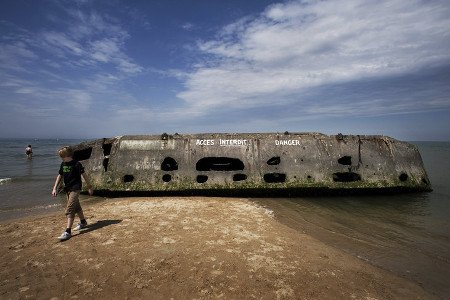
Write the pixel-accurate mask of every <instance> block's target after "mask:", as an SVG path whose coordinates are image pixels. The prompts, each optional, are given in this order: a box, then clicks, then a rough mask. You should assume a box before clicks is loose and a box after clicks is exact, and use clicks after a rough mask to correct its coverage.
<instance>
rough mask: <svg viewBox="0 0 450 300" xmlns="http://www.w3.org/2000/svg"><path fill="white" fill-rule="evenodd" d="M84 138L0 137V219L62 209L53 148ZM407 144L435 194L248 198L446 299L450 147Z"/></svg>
mask: <svg viewBox="0 0 450 300" xmlns="http://www.w3.org/2000/svg"><path fill="white" fill-rule="evenodd" d="M81 141H82V140H19V139H17V140H16V139H0V222H4V221H8V220H11V219H14V218H18V217H23V216H28V215H36V214H40V213H45V212H51V211H62V210H63V207H64V201H65V199H64V196H63V195H61V196H59V197H52V196H51V190H52V187H53V184H54V180H55V178H56V176H57V172H58V168H59V164H60V162H61V160H60V159H59V157H58V156H57V153H56V151H57V150H58V149H59V148H60V147H62V146H64V145H73V144H78V143H80V142H81ZM412 143H413V144H415V145H416V146H418V148H419V150H420V153H421V155H422V159H423V161H424V164H425V168H426V170H427V172H428V176H429V178H430V180H431V184H432V187H433V191H432V192H429V193H412V194H400V195H376V196H345V197H344V196H343V197H311V198H307V197H304V198H276V199H273V198H258V199H252V200H253V201H255V202H257V203H259V204H262V205H264V206H265V207H268V208H269V209H272V210H273V211H274V213H275V216H276V218H277V219H278V220H279V221H281V222H282V223H285V224H286V225H288V226H290V227H292V228H294V229H296V230H298V231H300V232H305V233H307V234H309V235H311V236H313V237H315V238H317V239H319V240H321V241H323V242H324V243H326V244H329V245H331V246H333V247H336V248H338V249H341V250H343V251H345V252H347V253H350V254H352V255H354V256H357V257H359V258H360V259H362V260H365V261H367V262H369V263H371V264H373V265H375V266H379V267H381V268H383V269H386V270H389V271H392V272H394V273H395V274H397V275H399V276H402V277H405V278H408V279H411V280H413V281H415V282H417V283H418V284H420V285H422V286H423V287H424V288H425V289H426V290H427V291H429V292H430V293H433V294H435V295H436V296H437V297H439V298H450V279H449V278H450V180H449V179H450V142H412ZM28 144H31V145H32V146H33V152H34V156H33V159H31V160H30V159H27V157H26V155H25V147H26V146H27V145H28ZM94 198H95V197H94ZM90 199H92V198H90ZM100 199H101V198H99V199H98V200H100ZM81 200H82V201H89V200H87V197H83V196H82V198H81ZM94 201H96V200H95V199H94ZM299 251H301V250H299Z"/></svg>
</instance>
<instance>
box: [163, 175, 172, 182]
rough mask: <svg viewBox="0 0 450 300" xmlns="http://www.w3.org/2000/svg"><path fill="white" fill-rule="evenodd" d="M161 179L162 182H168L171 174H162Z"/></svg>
mask: <svg viewBox="0 0 450 300" xmlns="http://www.w3.org/2000/svg"><path fill="white" fill-rule="evenodd" d="M162 180H163V181H164V182H170V181H171V180H172V176H171V175H170V174H164V175H163V177H162Z"/></svg>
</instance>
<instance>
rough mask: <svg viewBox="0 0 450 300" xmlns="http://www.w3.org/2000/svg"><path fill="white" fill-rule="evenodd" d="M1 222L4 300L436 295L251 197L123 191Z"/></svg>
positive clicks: (0, 288)
mask: <svg viewBox="0 0 450 300" xmlns="http://www.w3.org/2000/svg"><path fill="white" fill-rule="evenodd" d="M84 210H85V214H86V216H87V219H88V222H89V223H90V225H89V227H88V228H87V229H85V230H84V231H82V232H81V233H76V232H75V234H74V236H73V237H72V238H71V239H70V240H68V241H65V242H59V241H58V240H57V237H58V236H59V235H60V234H61V233H62V231H63V229H64V225H65V219H64V216H63V214H62V213H59V214H51V215H48V216H39V217H34V218H28V219H21V220H15V221H12V222H9V223H5V224H1V225H0V239H1V241H0V244H1V246H0V256H1V271H0V272H1V273H0V274H1V277H0V298H1V299H27V298H42V299H77V298H79V299H99V298H101V299H105V298H108V299H126V298H145V299H170V298H174V299H210V298H213V299H216V298H223V299H253V298H254V299H337V298H343V299H430V298H433V297H432V296H431V295H430V294H427V293H426V292H425V291H424V290H423V289H422V288H421V287H420V286H418V285H416V284H414V283H413V282H410V281H407V280H405V279H403V278H399V277H397V276H395V275H393V274H391V273H389V272H387V271H384V270H381V269H379V268H376V267H374V266H371V265H369V264H368V263H367V262H364V261H362V260H359V259H358V258H355V257H353V256H350V255H348V254H346V253H343V252H341V251H339V250H337V249H335V248H332V247H330V246H327V245H325V244H323V243H321V242H320V241H318V240H315V239H313V238H312V237H310V236H308V235H305V234H302V233H299V232H297V231H295V230H293V229H291V228H289V227H286V226H285V225H282V224H281V223H279V222H277V221H276V219H275V218H274V216H273V214H272V213H271V211H269V210H267V209H265V208H262V207H260V206H258V205H256V204H254V203H253V202H251V201H249V200H246V199H236V198H207V197H158V198H122V199H114V200H108V201H106V202H102V203H99V204H93V205H88V206H85V207H84Z"/></svg>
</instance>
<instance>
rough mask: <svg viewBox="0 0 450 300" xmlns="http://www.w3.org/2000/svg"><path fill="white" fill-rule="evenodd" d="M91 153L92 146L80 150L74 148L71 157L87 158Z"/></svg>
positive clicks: (77, 158) (75, 158) (76, 158)
mask: <svg viewBox="0 0 450 300" xmlns="http://www.w3.org/2000/svg"><path fill="white" fill-rule="evenodd" d="M91 154H92V147H89V148H86V149H82V150H76V151H75V152H73V159H74V160H85V159H89V158H90V157H91Z"/></svg>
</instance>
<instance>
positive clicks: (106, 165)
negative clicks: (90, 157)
mask: <svg viewBox="0 0 450 300" xmlns="http://www.w3.org/2000/svg"><path fill="white" fill-rule="evenodd" d="M108 163H109V157H106V158H104V159H103V168H104V169H105V172H106V171H108Z"/></svg>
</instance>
